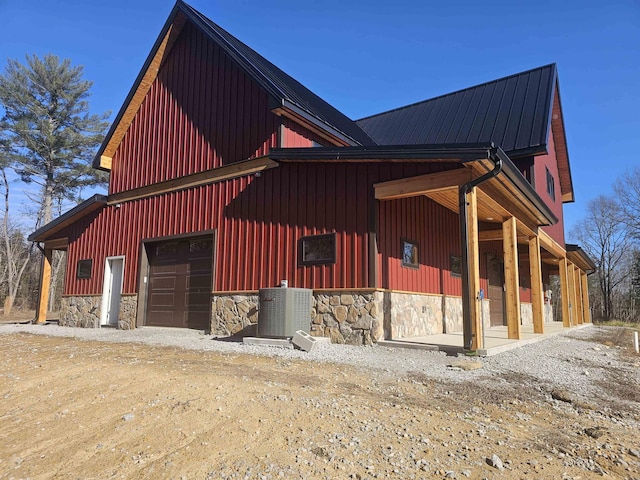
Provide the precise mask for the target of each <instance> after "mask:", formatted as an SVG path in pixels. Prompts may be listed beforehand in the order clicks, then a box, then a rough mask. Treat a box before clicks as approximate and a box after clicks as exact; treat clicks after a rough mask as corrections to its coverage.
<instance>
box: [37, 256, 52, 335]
mask: <svg viewBox="0 0 640 480" xmlns="http://www.w3.org/2000/svg"><path fill="white" fill-rule="evenodd" d="M52 254H53V250H52V249H50V248H45V249H44V255H42V268H41V269H40V300H39V301H38V313H37V316H36V323H45V322H46V321H47V309H48V306H49V289H50V288H51V259H52Z"/></svg>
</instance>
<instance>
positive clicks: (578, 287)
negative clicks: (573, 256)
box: [574, 265, 584, 325]
mask: <svg viewBox="0 0 640 480" xmlns="http://www.w3.org/2000/svg"><path fill="white" fill-rule="evenodd" d="M574 267H575V284H576V301H575V306H576V323H577V324H578V325H582V324H583V323H584V317H583V313H582V281H581V279H580V272H581V270H580V268H579V267H578V266H576V265H574Z"/></svg>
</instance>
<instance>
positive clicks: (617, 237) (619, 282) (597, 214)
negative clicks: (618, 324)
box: [572, 195, 633, 321]
mask: <svg viewBox="0 0 640 480" xmlns="http://www.w3.org/2000/svg"><path fill="white" fill-rule="evenodd" d="M622 218H623V216H622V209H621V205H620V204H619V203H618V202H617V201H616V199H614V198H612V197H608V196H604V195H600V196H598V197H596V198H595V199H593V200H591V201H590V202H589V205H588V207H587V217H586V218H584V219H583V220H582V221H581V222H580V223H578V225H576V227H575V228H574V229H573V230H572V236H573V237H575V238H577V239H578V240H579V241H580V243H581V245H582V248H584V250H585V251H586V252H587V253H588V254H589V256H591V258H592V259H593V260H594V261H595V263H596V266H597V271H596V275H597V279H598V287H599V293H600V295H601V296H602V301H601V312H600V313H601V316H602V318H603V319H604V320H605V321H606V320H610V319H612V318H615V313H616V311H615V305H616V302H615V301H614V300H615V296H616V294H617V293H619V292H618V290H619V289H620V288H621V287H622V286H623V284H624V282H625V281H626V280H627V279H628V278H629V275H630V271H631V261H632V254H633V251H632V245H633V242H632V238H631V235H630V234H629V229H628V228H627V225H626V224H625V223H624V222H623V221H622ZM598 303H600V302H598Z"/></svg>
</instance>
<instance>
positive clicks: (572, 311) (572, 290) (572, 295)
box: [567, 262, 578, 327]
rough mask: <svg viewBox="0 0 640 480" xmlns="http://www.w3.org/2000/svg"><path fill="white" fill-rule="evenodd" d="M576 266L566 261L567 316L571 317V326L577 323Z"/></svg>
mask: <svg viewBox="0 0 640 480" xmlns="http://www.w3.org/2000/svg"><path fill="white" fill-rule="evenodd" d="M575 272H576V266H575V265H574V264H573V263H571V262H567V278H568V282H567V283H568V284H569V318H570V319H571V326H572V327H575V326H576V325H577V324H578V321H577V315H576V312H577V308H576V298H577V296H576V273H575Z"/></svg>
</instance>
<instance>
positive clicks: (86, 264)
mask: <svg viewBox="0 0 640 480" xmlns="http://www.w3.org/2000/svg"><path fill="white" fill-rule="evenodd" d="M92 267H93V259H91V258H87V259H85V260H78V271H77V273H76V278H91V268H92Z"/></svg>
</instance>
